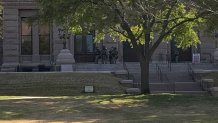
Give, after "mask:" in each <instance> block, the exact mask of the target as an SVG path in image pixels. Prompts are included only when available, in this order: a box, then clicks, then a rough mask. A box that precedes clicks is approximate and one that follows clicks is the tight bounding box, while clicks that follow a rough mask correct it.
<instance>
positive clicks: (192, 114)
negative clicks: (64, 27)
mask: <svg viewBox="0 0 218 123" xmlns="http://www.w3.org/2000/svg"><path fill="white" fill-rule="evenodd" d="M0 98H1V99H2V100H0V122H1V121H2V120H4V121H19V119H24V120H25V121H35V120H39V121H44V122H48V121H49V122H50V121H51V122H88V121H92V122H106V123H119V122H121V121H123V122H127V123H128V122H129V123H132V122H133V123H144V122H148V123H149V122H155V123H156V122H158V123H159V122H160V123H170V122H173V123H174V122H175V123H176V122H178V123H184V122H190V123H192V122H197V123H198V122H203V123H204V122H214V123H216V122H217V121H218V117H217V115H216V114H218V98H217V97H210V96H184V95H175V94H158V95H136V96H133V95H122V94H121V95H93V94H81V95H78V96H51V97H46V98H40V97H39V98H33V99H31V98H25V97H14V96H11V97H6V96H1V97H0ZM19 98H20V99H19ZM12 123H13V122H12ZM14 123H16V122H14Z"/></svg>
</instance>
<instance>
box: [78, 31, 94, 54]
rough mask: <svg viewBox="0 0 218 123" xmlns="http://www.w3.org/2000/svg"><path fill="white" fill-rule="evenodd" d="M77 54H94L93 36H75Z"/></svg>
mask: <svg viewBox="0 0 218 123" xmlns="http://www.w3.org/2000/svg"><path fill="white" fill-rule="evenodd" d="M75 52H76V53H92V52H93V35H85V36H83V35H76V36H75Z"/></svg>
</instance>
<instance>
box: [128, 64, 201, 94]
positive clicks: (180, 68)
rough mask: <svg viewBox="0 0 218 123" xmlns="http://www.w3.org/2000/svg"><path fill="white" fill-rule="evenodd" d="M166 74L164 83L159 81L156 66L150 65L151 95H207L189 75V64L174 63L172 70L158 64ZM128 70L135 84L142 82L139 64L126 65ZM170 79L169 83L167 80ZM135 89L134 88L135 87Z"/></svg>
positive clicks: (165, 65)
mask: <svg viewBox="0 0 218 123" xmlns="http://www.w3.org/2000/svg"><path fill="white" fill-rule="evenodd" d="M158 65H159V66H160V68H161V71H162V73H164V75H165V76H164V77H163V78H162V79H163V81H160V79H158V74H157V71H156V64H150V70H149V73H150V78H149V81H150V90H151V93H165V92H166V93H179V94H205V92H204V91H202V89H201V87H200V85H199V83H197V82H194V81H193V80H192V77H191V76H190V75H189V73H188V71H187V69H188V66H187V63H174V64H172V66H171V68H172V69H171V70H170V69H169V68H168V66H167V64H158ZM126 66H127V69H128V71H129V73H130V74H131V75H133V76H134V78H135V79H134V82H133V85H135V83H139V82H140V65H139V63H126ZM165 77H167V78H168V81H166V80H165ZM133 87H134V86H133Z"/></svg>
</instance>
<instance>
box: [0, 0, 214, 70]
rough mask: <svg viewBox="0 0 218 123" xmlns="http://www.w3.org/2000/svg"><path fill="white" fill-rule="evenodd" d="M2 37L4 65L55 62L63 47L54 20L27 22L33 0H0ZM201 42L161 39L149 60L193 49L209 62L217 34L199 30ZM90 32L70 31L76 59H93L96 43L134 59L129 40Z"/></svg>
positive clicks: (180, 56)
mask: <svg viewBox="0 0 218 123" xmlns="http://www.w3.org/2000/svg"><path fill="white" fill-rule="evenodd" d="M3 7H4V9H3V17H4V22H3V23H4V39H3V64H2V67H3V68H13V67H14V68H15V67H17V66H22V65H23V66H24V65H26V66H28V65H29V66H37V65H40V64H45V65H55V64H56V58H57V55H58V54H59V52H60V50H61V49H62V48H63V41H62V40H61V39H60V38H59V35H58V34H59V32H58V29H59V28H58V27H57V26H56V25H55V24H52V25H46V24H44V25H41V24H37V23H35V24H33V25H29V24H28V23H27V19H28V18H29V17H31V16H32V15H34V14H35V13H36V11H37V6H36V3H35V0H3ZM199 36H200V39H201V44H200V45H199V46H198V47H197V48H194V47H193V48H189V49H187V50H185V51H183V50H181V49H178V48H176V47H175V44H174V43H173V42H171V43H162V44H161V45H160V46H159V48H158V49H157V51H156V52H155V53H154V55H153V57H152V61H153V62H155V61H166V59H167V58H166V56H167V55H168V56H171V57H170V58H171V60H172V61H175V62H184V61H190V62H191V60H192V54H193V53H200V55H201V61H202V62H212V59H213V52H214V50H215V48H216V47H217V40H218V39H216V38H209V37H207V36H205V35H203V34H199ZM93 38H94V37H93V35H92V34H88V35H75V34H72V35H70V38H69V40H68V41H67V48H68V49H69V50H70V51H71V53H72V54H73V55H74V58H75V61H76V62H94V48H95V47H96V46H98V47H101V46H103V45H104V46H106V47H107V48H108V49H109V48H110V47H112V46H113V47H117V49H118V52H119V59H118V61H119V62H120V63H122V62H135V61H137V60H136V59H137V58H136V55H135V54H134V53H133V50H132V49H131V47H130V46H129V44H128V43H120V42H116V41H113V40H112V39H111V38H110V37H109V36H106V37H105V39H104V41H103V42H101V43H97V44H96V43H94V42H93Z"/></svg>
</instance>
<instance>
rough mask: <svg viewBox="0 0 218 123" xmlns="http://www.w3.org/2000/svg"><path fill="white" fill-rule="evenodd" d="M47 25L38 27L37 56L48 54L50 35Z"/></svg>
mask: <svg viewBox="0 0 218 123" xmlns="http://www.w3.org/2000/svg"><path fill="white" fill-rule="evenodd" d="M49 32H50V31H49V25H48V24H43V25H39V54H40V55H49V54H50V34H49Z"/></svg>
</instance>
